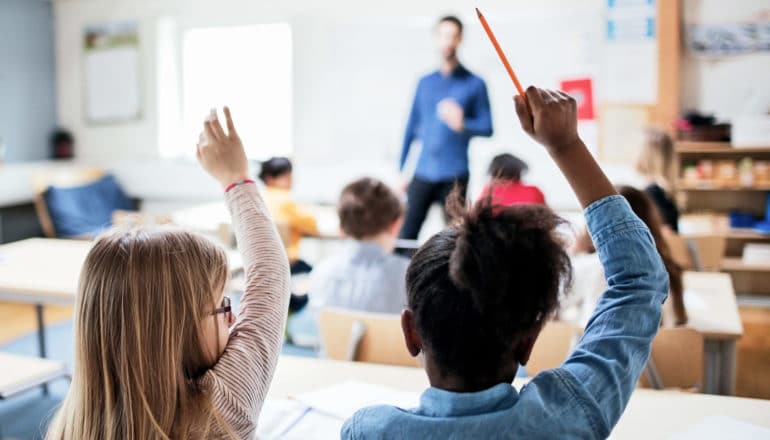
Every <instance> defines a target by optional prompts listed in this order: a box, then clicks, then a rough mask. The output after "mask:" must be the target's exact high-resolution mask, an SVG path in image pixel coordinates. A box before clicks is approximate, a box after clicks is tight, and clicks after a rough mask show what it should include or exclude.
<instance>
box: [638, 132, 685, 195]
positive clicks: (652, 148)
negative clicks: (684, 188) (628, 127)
mask: <svg viewBox="0 0 770 440" xmlns="http://www.w3.org/2000/svg"><path fill="white" fill-rule="evenodd" d="M636 169H637V171H638V172H639V173H640V174H642V175H643V176H646V177H649V178H653V179H663V182H661V183H664V184H666V185H674V184H675V180H676V174H675V163H674V142H673V141H672V140H671V136H669V135H668V134H667V133H666V132H665V131H663V130H660V129H658V128H655V127H649V128H647V129H646V130H645V131H644V143H643V145H642V149H641V151H640V153H639V157H638V158H637V162H636ZM666 189H670V188H666Z"/></svg>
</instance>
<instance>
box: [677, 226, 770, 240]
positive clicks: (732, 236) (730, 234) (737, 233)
mask: <svg viewBox="0 0 770 440" xmlns="http://www.w3.org/2000/svg"><path fill="white" fill-rule="evenodd" d="M682 236H683V237H686V238H689V237H693V238H695V237H725V238H726V239H728V240H770V234H762V233H759V232H757V231H755V230H753V229H750V228H731V229H729V230H726V231H713V232H695V233H688V234H682Z"/></svg>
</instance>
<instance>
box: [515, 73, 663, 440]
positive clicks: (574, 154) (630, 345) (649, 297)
mask: <svg viewBox="0 0 770 440" xmlns="http://www.w3.org/2000/svg"><path fill="white" fill-rule="evenodd" d="M527 100H528V102H529V105H530V107H531V109H532V111H531V113H530V112H529V111H528V109H527V105H526V103H525V102H524V101H523V100H522V99H521V98H519V97H517V98H516V110H517V113H518V115H519V118H520V120H521V124H522V127H523V128H524V129H525V130H526V131H527V132H528V133H529V134H530V135H532V136H533V137H534V138H535V139H536V140H538V141H539V142H540V143H542V144H544V145H545V146H546V147H547V149H548V151H549V153H550V154H551V156H552V157H553V158H554V160H555V161H556V163H557V164H558V166H559V168H561V170H562V172H563V173H564V175H565V176H566V177H567V180H569V182H570V185H572V188H573V190H574V191H575V194H577V196H578V199H580V202H581V204H582V205H583V207H585V208H586V209H585V216H586V222H587V224H588V229H589V232H590V233H591V237H592V239H593V241H594V244H595V246H596V249H597V252H598V253H599V258H600V259H601V262H602V265H603V266H604V272H605V277H606V278H607V285H608V288H607V290H606V291H605V292H604V294H603V295H602V297H601V298H600V299H599V302H598V304H597V306H596V310H595V311H594V314H593V316H592V318H591V319H590V320H589V322H588V324H587V326H586V329H585V333H584V335H583V337H582V338H581V340H580V342H579V343H578V345H577V347H576V349H575V351H574V352H573V354H572V355H571V356H570V357H569V358H568V359H567V360H566V361H565V363H564V365H562V367H561V368H560V369H559V371H560V372H561V373H563V374H560V373H558V372H557V376H558V377H560V378H562V380H564V381H566V382H567V383H565V384H564V386H563V389H564V390H565V392H567V393H570V394H571V396H570V397H571V398H572V399H575V400H578V401H580V402H583V405H581V409H582V410H583V413H584V415H585V417H586V419H587V423H588V424H589V425H590V426H591V427H592V428H593V431H594V433H595V434H596V436H597V437H607V436H608V435H609V433H610V431H611V430H612V428H613V427H614V425H615V423H617V421H618V419H619V418H620V416H621V414H622V413H623V410H624V409H625V407H626V404H627V403H628V399H629V398H630V397H631V393H632V392H633V390H634V388H635V386H636V382H637V380H638V378H639V375H640V374H641V372H642V368H643V367H644V365H645V364H646V363H647V359H648V357H649V355H650V347H651V344H652V339H653V338H654V337H655V334H656V333H657V331H658V327H659V325H660V316H661V304H662V302H663V301H664V300H665V298H666V295H667V292H668V275H667V273H666V270H665V267H664V266H663V262H662V261H661V259H660V256H659V255H658V252H657V250H656V248H655V243H654V242H653V240H652V237H651V235H650V232H649V230H648V229H647V227H646V226H645V224H644V223H643V222H642V221H641V220H639V219H638V218H637V217H636V215H634V213H633V212H632V211H631V208H630V206H629V205H628V203H627V202H626V200H625V199H623V198H622V197H621V196H619V195H616V194H615V190H614V188H613V187H612V185H610V183H609V181H608V180H607V178H606V176H605V175H604V173H603V172H602V171H601V169H600V168H599V166H598V165H597V164H596V162H595V161H594V160H593V158H592V157H591V155H590V153H589V152H588V150H587V149H586V148H585V145H584V144H583V142H582V141H580V139H579V138H578V136H577V130H576V129H575V126H576V117H575V102H574V100H572V99H571V98H569V97H568V96H566V95H565V94H563V93H561V92H550V91H544V90H538V89H534V88H532V87H530V88H529V89H528V90H527ZM535 381H537V379H535Z"/></svg>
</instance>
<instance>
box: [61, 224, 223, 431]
mask: <svg viewBox="0 0 770 440" xmlns="http://www.w3.org/2000/svg"><path fill="white" fill-rule="evenodd" d="M227 273H228V272H227V258H226V255H225V253H224V250H223V249H221V247H219V246H217V245H215V244H213V243H212V242H211V241H209V240H208V239H206V238H203V237H200V236H198V235H195V234H191V233H187V232H181V231H175V230H165V229H133V230H118V231H113V232H110V233H107V234H106V235H103V236H101V237H99V238H98V239H97V240H96V241H95V243H94V245H93V247H92V249H91V251H90V252H89V254H88V257H87V258H86V260H85V262H84V264H83V269H82V271H81V274H80V281H79V286H78V293H77V300H76V307H75V320H74V333H75V370H74V374H73V380H72V384H71V386H70V390H69V394H68V396H67V399H66V400H65V403H64V405H63V409H62V411H61V412H60V413H59V415H58V417H57V419H56V420H55V421H54V423H52V431H51V432H50V433H49V436H51V437H52V438H53V437H56V438H67V439H73V438H110V439H112V438H161V437H162V435H160V434H159V433H160V432H164V433H166V434H168V433H171V432H174V433H175V434H178V435H179V436H180V437H185V436H186V434H189V431H188V430H189V429H197V428H200V427H201V424H202V423H203V422H205V421H206V420H207V417H208V416H207V414H210V406H211V405H210V403H207V402H208V400H207V399H206V398H205V396H204V395H203V393H202V390H200V389H199V388H198V385H197V384H196V379H198V378H199V377H200V376H201V375H202V374H203V372H205V370H206V368H207V362H209V361H206V360H205V359H206V354H205V353H204V348H203V344H202V342H201V336H202V330H201V322H202V320H203V318H204V317H205V316H207V315H209V314H211V311H212V310H213V309H214V308H215V304H214V303H215V301H216V300H215V295H216V294H217V293H221V292H222V291H223V289H224V285H225V282H226V280H227ZM207 408H208V409H207Z"/></svg>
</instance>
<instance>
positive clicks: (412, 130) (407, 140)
mask: <svg viewBox="0 0 770 440" xmlns="http://www.w3.org/2000/svg"><path fill="white" fill-rule="evenodd" d="M421 84H422V82H420V83H418V84H417V90H415V92H414V100H412V108H411V110H409V119H408V120H407V121H406V130H404V143H403V145H402V146H401V157H400V158H399V160H398V169H399V170H403V169H404V164H405V163H406V158H407V156H409V149H410V148H411V147H412V141H414V138H415V137H417V129H418V127H419V125H420V107H419V105H418V102H419V101H418V100H419V96H420V85H421Z"/></svg>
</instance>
